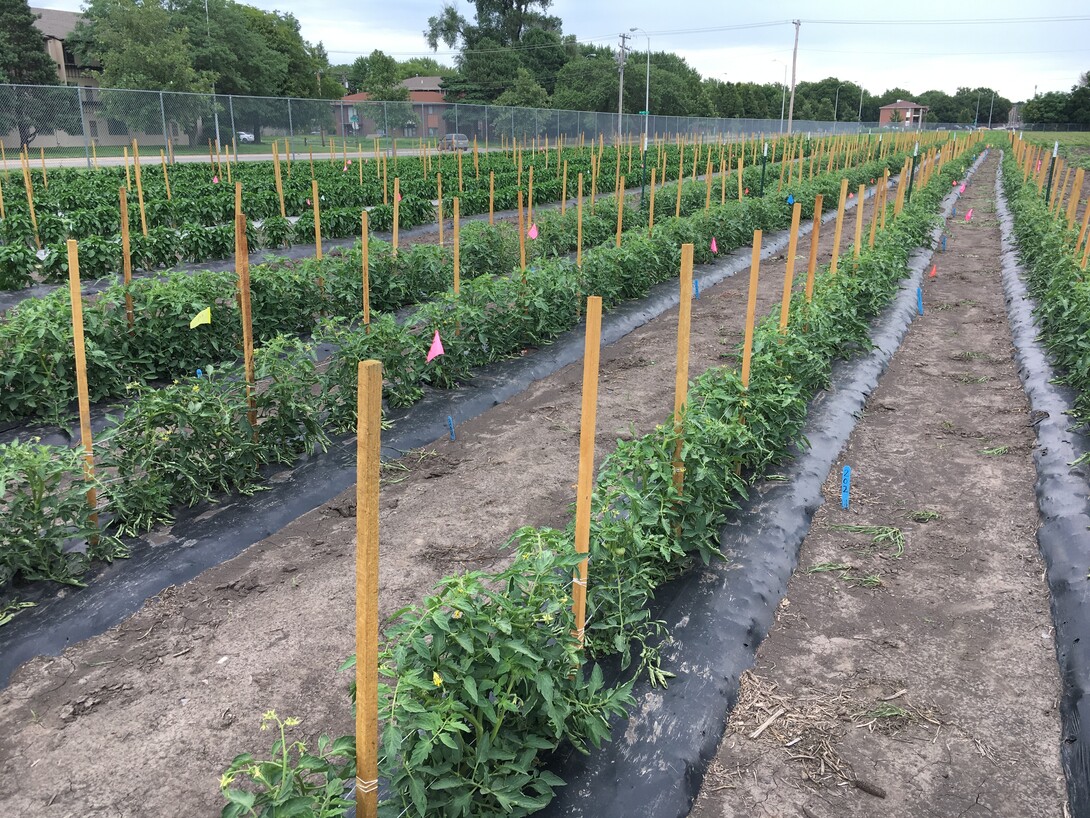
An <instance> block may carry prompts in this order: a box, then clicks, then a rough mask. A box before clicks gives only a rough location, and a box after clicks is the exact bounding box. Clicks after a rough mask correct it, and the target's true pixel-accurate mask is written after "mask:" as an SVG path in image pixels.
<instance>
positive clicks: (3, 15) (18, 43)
mask: <svg viewBox="0 0 1090 818" xmlns="http://www.w3.org/2000/svg"><path fill="white" fill-rule="evenodd" d="M40 16H41V15H38V14H35V13H34V12H32V11H31V10H30V4H29V3H27V0H0V82H10V83H14V84H16V85H56V84H57V66H56V64H55V63H54V62H53V60H52V58H51V57H50V56H49V54H48V53H47V52H46V50H45V40H44V39H43V38H42V33H41V32H40V31H39V30H38V29H37V27H36V26H35V25H34V21H35V20H37V19H38V18H39V17H40Z"/></svg>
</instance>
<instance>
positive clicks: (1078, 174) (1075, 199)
mask: <svg viewBox="0 0 1090 818" xmlns="http://www.w3.org/2000/svg"><path fill="white" fill-rule="evenodd" d="M1085 175H1086V171H1085V170H1083V169H1082V168H1078V169H1077V170H1076V171H1075V181H1074V183H1072V185H1071V194H1070V201H1069V202H1068V203H1067V229H1068V230H1070V229H1071V228H1072V227H1074V226H1075V211H1076V210H1077V209H1078V206H1079V194H1080V193H1081V192H1082V180H1083V177H1084V176H1085Z"/></svg>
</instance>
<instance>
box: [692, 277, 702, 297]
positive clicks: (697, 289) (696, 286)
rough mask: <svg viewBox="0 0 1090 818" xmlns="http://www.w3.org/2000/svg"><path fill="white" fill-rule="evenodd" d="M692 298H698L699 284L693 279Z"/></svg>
mask: <svg viewBox="0 0 1090 818" xmlns="http://www.w3.org/2000/svg"><path fill="white" fill-rule="evenodd" d="M693 296H694V297H696V298H700V282H699V281H698V280H697V279H695V278H694V279H693Z"/></svg>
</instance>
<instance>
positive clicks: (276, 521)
mask: <svg viewBox="0 0 1090 818" xmlns="http://www.w3.org/2000/svg"><path fill="white" fill-rule="evenodd" d="M835 216H836V214H835V212H833V213H828V214H826V216H825V219H829V218H835ZM808 229H812V225H809V224H808V225H807V226H806V228H804V230H802V231H800V232H802V233H805V232H806V231H807V230H808ZM788 237H789V236H788V231H786V230H784V231H782V232H779V233H776V234H774V235H772V236H771V238H770V240H769V241H768V242H766V244H765V246H764V249H763V256H765V257H767V256H771V255H774V254H776V253H779V252H782V251H783V249H784V248H785V247H786V246H787V242H788ZM749 259H750V249H749V248H748V247H742V248H739V249H737V250H734V251H732V252H730V253H728V254H725V255H724V256H723V257H722V258H720V259H719V260H717V261H716V262H715V263H713V264H708V265H705V266H703V267H702V268H701V269H702V273H703V274H702V275H701V276H700V279H699V280H700V287H701V289H706V288H707V287H710V286H712V285H714V284H716V283H718V282H720V281H722V280H723V279H725V278H727V277H729V276H732V275H734V274H735V273H736V272H738V271H739V270H743V269H747V268H748V266H749ZM678 300H679V299H678V292H677V282H676V281H668V282H664V283H662V284H659V285H657V286H656V287H654V288H653V289H652V291H651V294H650V295H649V296H648V297H647V298H645V299H643V300H642V301H636V302H627V303H624V304H621V305H619V306H618V307H616V308H614V309H613V310H611V311H610V313H609V314H608V315H607V316H605V318H604V319H603V327H602V342H603V343H604V344H611V343H613V342H615V341H617V340H619V339H620V338H622V337H624V336H625V335H627V334H628V333H630V332H632V331H633V330H635V329H637V328H638V327H641V326H643V325H644V324H646V323H647V322H648V321H650V320H651V319H653V318H655V317H657V316H658V315H660V314H662V313H663V312H665V311H666V310H668V309H670V308H672V307H676V306H677V304H678ZM582 356H583V330H582V327H581V326H580V327H576V328H575V329H573V330H570V331H569V332H567V333H565V334H564V335H562V336H561V337H560V338H558V339H557V340H556V342H555V343H553V344H550V345H549V346H547V347H544V348H542V349H540V350H538V351H537V352H535V353H534V354H533V355H529V356H527V357H525V358H520V359H516V360H512V361H505V362H502V363H499V364H496V365H494V366H491V367H487V368H485V369H483V370H481V372H480V373H479V374H478V375H477V376H475V377H474V378H473V380H472V381H471V382H470V383H468V384H466V385H465V386H462V387H459V388H458V389H457V390H453V391H429V392H427V393H426V394H425V397H424V399H423V400H422V401H420V402H419V403H417V404H416V405H414V406H412V407H411V408H409V409H407V410H405V411H403V412H393V413H391V415H390V419H391V420H392V421H393V429H392V430H391V431H390V432H388V433H386V434H384V435H383V443H384V446H383V456H384V457H389V458H394V457H398V456H400V455H401V454H402V453H404V452H406V451H408V450H410V449H414V448H418V447H420V446H426V445H428V444H429V443H431V442H433V441H435V440H438V439H439V438H441V437H446V436H449V434H450V429H449V426H448V425H447V418H448V417H450V418H452V419H453V421H454V423H455V425H459V424H461V423H463V422H465V421H466V420H469V419H471V418H474V417H477V416H478V415H480V414H483V413H484V412H486V411H488V410H489V409H490V408H492V407H493V406H495V405H497V404H499V403H501V402H503V401H505V400H507V399H508V398H510V397H512V396H513V395H516V394H518V393H519V392H521V391H523V390H524V389H526V388H527V387H528V386H529V385H530V384H532V383H533V382H534V381H537V380H540V379H542V378H545V377H547V376H549V375H551V374H552V373H554V372H556V371H557V370H559V369H561V368H563V367H565V366H567V365H569V364H572V363H575V362H577V361H579V360H581V359H582ZM58 442H59V441H58ZM354 457H355V439H354V438H346V439H343V440H341V441H339V442H338V443H336V444H335V445H333V446H331V447H330V450H329V451H328V452H327V453H325V454H323V455H318V456H315V457H312V458H310V459H308V460H306V461H304V462H303V463H302V464H301V465H299V466H297V467H295V468H294V469H290V470H285V471H283V472H281V473H278V474H277V480H276V481H275V482H270V483H269V485H268V491H263V492H259V493H257V494H255V495H253V496H252V497H233V498H231V499H229V500H227V501H225V502H224V503H222V504H220V505H217V506H208V505H199V506H197V507H195V508H193V509H185V510H182V511H180V512H179V514H178V517H177V522H176V523H175V524H174V525H173V526H172V527H171V529H170V531H169V533H167V534H165V535H164V534H163V533H162V532H152V534H151V535H150V536H147V537H143V538H140V539H139V540H138V541H136V542H135V543H134V544H133V548H132V552H133V556H132V557H131V558H130V559H127V560H119V561H117V562H115V563H113V564H112V565H108V566H103V567H101V568H99V569H97V570H96V571H94V572H92V573H91V574H90V575H88V577H86V578H85V579H86V581H88V587H86V588H82V589H80V590H78V591H71V590H68V591H66V592H64V594H63V595H59V594H58V593H57V592H56V590H55V589H53V588H50V587H49V586H47V585H46V584H45V583H42V584H41V586H42V587H33V588H29V589H27V590H26V591H25V592H24V593H21V594H20V599H24V600H27V601H32V602H37V603H38V605H37V607H34V608H29V609H28V610H26V611H24V612H23V613H21V614H20V615H19V616H18V617H16V618H15V619H14V620H12V621H11V622H9V623H8V624H7V625H5V626H4V627H3V628H0V687H4V686H6V685H7V683H8V681H9V679H10V678H11V674H12V672H13V671H14V670H15V669H16V668H17V667H18V666H19V665H21V664H22V663H23V662H26V661H27V660H29V659H31V658H33V657H35V656H42V655H48V656H53V655H56V654H58V653H60V652H61V651H62V650H64V648H65V647H67V646H68V645H70V644H72V643H75V642H78V641H80V640H83V639H87V638H89V637H91V636H94V635H95V634H98V633H102V632H103V631H105V630H106V629H107V628H110V627H112V626H113V625H116V624H117V623H118V622H120V621H121V620H122V619H124V618H125V617H127V616H129V615H131V614H132V613H134V612H135V611H137V610H139V608H140V606H141V605H143V604H144V601H145V600H146V599H148V598H149V597H151V596H154V595H155V594H157V593H159V592H160V591H162V590H163V589H164V588H166V587H168V586H170V585H176V584H178V583H182V582H186V581H187V580H190V579H192V578H193V577H195V576H197V574H199V573H201V572H202V571H204V570H206V569H208V568H211V567H212V566H214V565H218V564H219V563H221V562H224V561H226V560H229V559H231V558H232V557H234V556H236V555H238V554H239V553H241V552H242V551H243V549H245V548H246V547H247V546H249V545H252V544H254V543H256V542H258V541H260V540H262V539H264V538H265V537H268V536H271V535H272V534H274V533H276V532H277V531H279V530H280V529H281V528H283V527H284V526H285V525H287V524H288V523H290V522H291V521H292V520H295V519H296V518H298V517H300V516H301V515H303V514H305V513H306V512H308V511H310V510H312V509H314V508H317V507H318V506H320V505H321V504H322V503H325V502H327V501H328V500H331V499H332V498H333V497H336V496H337V495H338V494H340V493H341V492H342V491H344V490H346V489H347V488H349V487H350V486H352V485H353V484H354V482H355V479H356V473H355V460H354Z"/></svg>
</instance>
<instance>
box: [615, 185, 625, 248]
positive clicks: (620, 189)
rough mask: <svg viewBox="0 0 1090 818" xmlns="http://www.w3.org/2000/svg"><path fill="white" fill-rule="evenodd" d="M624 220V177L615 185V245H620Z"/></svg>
mask: <svg viewBox="0 0 1090 818" xmlns="http://www.w3.org/2000/svg"><path fill="white" fill-rule="evenodd" d="M623 222H624V177H623V176H622V177H621V178H620V180H619V182H618V185H617V246H618V247H620V246H621V229H622V226H623Z"/></svg>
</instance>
